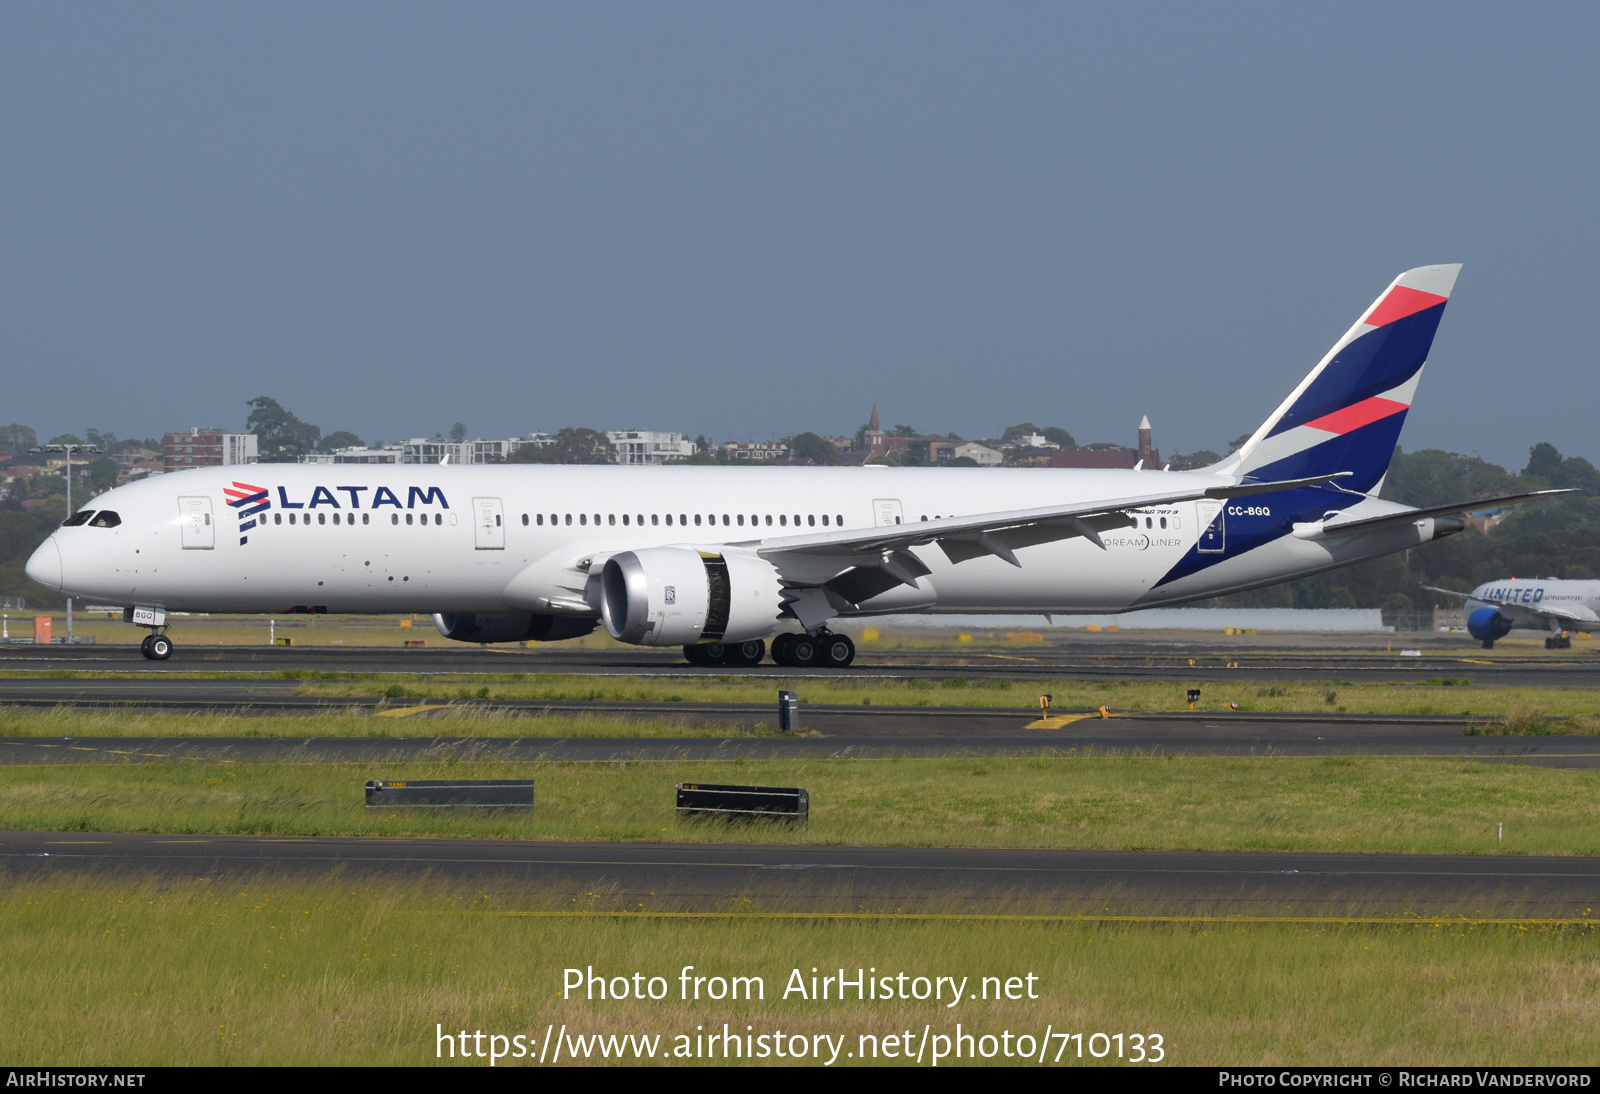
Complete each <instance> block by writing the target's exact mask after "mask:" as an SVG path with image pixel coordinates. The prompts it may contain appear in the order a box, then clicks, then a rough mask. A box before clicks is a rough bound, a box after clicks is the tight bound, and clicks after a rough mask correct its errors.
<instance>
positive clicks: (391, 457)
mask: <svg viewBox="0 0 1600 1094" xmlns="http://www.w3.org/2000/svg"><path fill="white" fill-rule="evenodd" d="M300 462H301V463H404V462H405V449H404V448H403V447H401V446H399V445H386V446H382V447H379V448H367V447H365V446H362V445H355V446H352V447H350V448H336V449H334V450H333V451H332V452H310V453H307V454H306V455H304V456H302V457H300Z"/></svg>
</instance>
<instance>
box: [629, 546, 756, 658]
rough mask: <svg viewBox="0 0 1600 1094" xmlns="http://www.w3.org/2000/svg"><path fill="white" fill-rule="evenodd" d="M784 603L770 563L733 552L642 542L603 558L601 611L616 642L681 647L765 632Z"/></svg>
mask: <svg viewBox="0 0 1600 1094" xmlns="http://www.w3.org/2000/svg"><path fill="white" fill-rule="evenodd" d="M782 606H783V594H782V589H781V587H780V586H779V584H778V573H777V571H776V570H775V569H774V568H773V566H772V564H771V563H769V562H767V561H765V560H764V559H762V558H760V557H758V556H756V555H754V554H747V553H741V552H737V551H724V552H722V553H720V554H716V553H712V552H709V551H696V550H694V549H693V548H690V547H649V548H646V549H644V550H642V551H624V552H622V553H621V554H616V555H612V556H611V557H610V558H609V559H607V560H606V564H605V568H604V570H602V571H601V575H600V617H601V618H602V619H603V620H605V624H606V630H607V631H608V632H609V633H610V635H611V637H612V638H615V639H616V640H617V641H619V642H630V643H632V644H634V645H637V646H686V645H690V644H692V643H695V642H744V641H747V640H749V639H752V638H765V637H766V636H767V635H769V634H771V633H772V632H773V631H774V630H775V629H777V625H778V612H779V611H780V610H781V608H782Z"/></svg>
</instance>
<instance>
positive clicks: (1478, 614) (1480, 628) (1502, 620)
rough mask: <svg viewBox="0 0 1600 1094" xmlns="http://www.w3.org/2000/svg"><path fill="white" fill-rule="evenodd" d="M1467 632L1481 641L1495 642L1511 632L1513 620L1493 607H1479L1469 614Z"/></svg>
mask: <svg viewBox="0 0 1600 1094" xmlns="http://www.w3.org/2000/svg"><path fill="white" fill-rule="evenodd" d="M1467 633H1468V634H1470V635H1472V637H1474V638H1476V639H1477V640H1478V641H1479V642H1493V641H1495V640H1497V639H1501V638H1504V637H1505V636H1506V635H1508V634H1510V633H1511V620H1510V619H1507V618H1506V617H1505V616H1503V615H1501V614H1500V613H1499V612H1497V611H1495V610H1494V609H1493V608H1479V609H1478V610H1477V611H1475V612H1473V613H1472V614H1471V615H1469V616H1467Z"/></svg>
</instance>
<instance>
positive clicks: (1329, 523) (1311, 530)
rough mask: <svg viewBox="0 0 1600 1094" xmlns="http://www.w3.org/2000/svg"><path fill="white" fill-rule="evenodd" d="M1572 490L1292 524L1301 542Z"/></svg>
mask: <svg viewBox="0 0 1600 1094" xmlns="http://www.w3.org/2000/svg"><path fill="white" fill-rule="evenodd" d="M1571 493H1573V491H1572V490H1535V491H1533V492H1532V493H1529V494H1503V495H1501V496H1500V497H1498V498H1478V499H1477V500H1476V501H1459V502H1455V503H1453V504H1451V505H1433V506H1429V507H1428V508H1426V509H1407V510H1404V511H1403V512H1399V513H1384V514H1382V515H1380V516H1376V517H1356V518H1354V519H1350V520H1343V519H1340V518H1339V517H1330V518H1329V519H1327V520H1323V521H1317V522H1314V523H1312V524H1297V525H1295V535H1297V536H1299V537H1300V538H1302V539H1322V538H1324V537H1326V536H1342V535H1348V534H1351V533H1354V532H1374V531H1377V530H1378V529H1380V528H1385V527H1394V526H1397V525H1401V524H1411V523H1413V522H1415V521H1419V520H1427V519H1428V518H1430V517H1453V516H1455V515H1457V514H1459V513H1476V512H1478V511H1479V510H1481V509H1499V508H1501V507H1502V506H1506V505H1515V504H1516V503H1517V502H1522V501H1533V500H1534V499H1536V498H1548V497H1553V496H1555V495H1557V494H1571Z"/></svg>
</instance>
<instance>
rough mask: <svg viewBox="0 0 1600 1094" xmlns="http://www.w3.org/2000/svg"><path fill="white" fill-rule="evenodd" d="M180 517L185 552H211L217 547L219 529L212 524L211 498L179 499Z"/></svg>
mask: <svg viewBox="0 0 1600 1094" xmlns="http://www.w3.org/2000/svg"><path fill="white" fill-rule="evenodd" d="M178 516H179V519H180V522H181V523H180V527H181V528H182V539H183V549H184V550H185V551H209V550H211V549H212V548H214V547H215V546H216V542H217V529H216V525H214V524H212V523H211V499H210V498H179V499H178Z"/></svg>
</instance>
